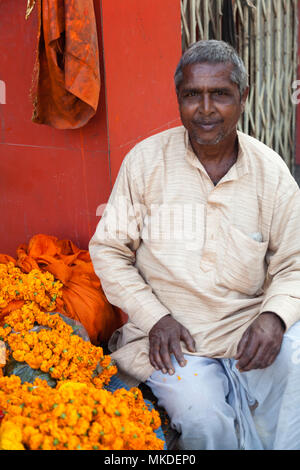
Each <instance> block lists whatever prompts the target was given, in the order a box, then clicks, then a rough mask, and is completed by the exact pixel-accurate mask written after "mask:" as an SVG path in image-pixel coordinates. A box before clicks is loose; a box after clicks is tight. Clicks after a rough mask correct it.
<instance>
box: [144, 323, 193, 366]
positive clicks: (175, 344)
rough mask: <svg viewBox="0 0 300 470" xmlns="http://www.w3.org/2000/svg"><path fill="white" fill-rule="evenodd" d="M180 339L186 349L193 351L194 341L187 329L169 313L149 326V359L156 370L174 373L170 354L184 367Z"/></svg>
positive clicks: (184, 362)
mask: <svg viewBox="0 0 300 470" xmlns="http://www.w3.org/2000/svg"><path fill="white" fill-rule="evenodd" d="M180 340H182V341H184V342H185V344H186V346H187V349H188V350H189V351H191V352H195V341H194V340H193V338H192V336H191V334H190V333H189V331H188V330H187V329H186V328H185V327H184V326H183V325H181V323H179V322H178V321H176V320H175V319H174V318H172V316H171V315H166V316H164V317H163V318H161V319H160V320H159V321H158V322H157V323H155V325H154V326H153V327H152V328H151V330H150V332H149V343H150V352H149V359H150V362H151V364H152V366H153V367H155V369H156V370H161V371H162V372H163V373H164V374H166V373H167V372H168V373H169V374H170V375H173V374H174V372H175V371H174V367H173V364H172V360H171V356H170V355H171V354H172V353H173V354H174V356H175V357H176V360H177V362H178V364H179V365H180V366H181V367H184V366H185V364H186V361H185V359H184V356H183V353H182V350H181V346H180Z"/></svg>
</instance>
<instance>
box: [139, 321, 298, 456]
mask: <svg viewBox="0 0 300 470" xmlns="http://www.w3.org/2000/svg"><path fill="white" fill-rule="evenodd" d="M185 358H186V359H187V361H188V362H187V365H186V366H185V367H180V366H179V365H178V363H177V361H176V359H175V358H174V356H172V361H173V365H174V368H175V374H174V375H173V376H170V375H167V374H163V373H162V372H161V371H155V372H154V373H153V374H152V375H151V377H150V378H149V379H148V380H147V382H146V384H147V385H148V386H149V387H150V388H151V389H152V392H153V393H154V395H155V396H156V397H157V399H158V405H159V406H162V407H164V408H165V410H166V411H167V413H168V415H169V418H170V420H171V425H172V427H173V428H174V429H176V430H177V431H178V432H179V433H180V438H179V445H180V448H181V449H185V450H204V449H207V450H224V449H228V450H232V449H237V450H238V449H245V450H263V449H265V450H272V449H274V450H299V449H300V322H297V323H295V324H294V325H293V326H292V327H291V328H289V330H288V331H287V333H285V335H284V337H283V342H282V346H281V350H280V353H279V354H278V356H277V358H276V360H275V361H274V363H273V364H272V365H271V366H269V367H267V368H265V369H255V370H251V371H248V372H239V371H238V369H237V368H236V367H235V364H236V362H237V361H236V360H235V359H211V358H207V357H197V356H191V355H186V356H185Z"/></svg>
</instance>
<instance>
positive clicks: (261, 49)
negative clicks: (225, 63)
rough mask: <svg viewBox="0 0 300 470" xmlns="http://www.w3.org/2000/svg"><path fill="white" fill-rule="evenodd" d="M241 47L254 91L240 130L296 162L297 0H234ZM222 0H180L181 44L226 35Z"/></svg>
mask: <svg viewBox="0 0 300 470" xmlns="http://www.w3.org/2000/svg"><path fill="white" fill-rule="evenodd" d="M233 3H234V7H233V12H234V21H235V26H236V39H237V50H238V52H239V54H240V56H241V57H242V58H243V60H244V62H245V65H246V68H247V70H248V73H249V84H250V94H249V99H248V103H247V106H246V110H245V113H244V115H243V117H242V118H241V121H240V123H239V128H240V130H242V131H244V132H246V133H247V134H250V135H252V136H254V137H256V138H258V139H259V140H261V141H262V142H264V143H265V144H266V145H268V146H270V147H271V148H273V149H274V150H275V151H276V152H278V153H279V154H280V155H281V156H282V157H283V159H284V160H285V162H286V163H287V165H288V166H289V168H290V169H291V171H292V172H293V170H294V167H293V163H294V160H295V159H294V155H295V134H296V106H295V104H293V102H292V94H293V91H294V90H293V88H292V83H293V82H294V80H296V78H297V57H298V54H297V52H298V51H297V46H298V35H297V33H298V24H297V21H298V1H297V0H234V2H233ZM222 6H223V0H181V13H182V47H183V50H185V49H186V48H187V47H188V46H189V45H191V44H192V43H194V42H195V41H198V40H199V39H222Z"/></svg>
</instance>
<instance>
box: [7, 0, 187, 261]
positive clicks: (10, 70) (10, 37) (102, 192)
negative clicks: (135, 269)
mask: <svg viewBox="0 0 300 470" xmlns="http://www.w3.org/2000/svg"><path fill="white" fill-rule="evenodd" d="M23 3H24V5H23V6H21V5H20V2H19V1H18V0H2V1H0V6H1V11H0V80H2V81H4V82H5V84H6V104H0V194H1V197H0V213H1V224H0V252H2V253H8V254H11V255H14V254H15V249H16V247H17V246H18V245H19V244H20V243H24V242H27V241H28V240H29V239H30V238H31V237H32V236H33V235H34V234H36V233H46V234H49V235H55V236H57V237H59V238H70V239H72V240H73V241H74V242H75V243H76V244H77V245H78V246H80V247H82V248H87V245H88V241H89V239H90V237H91V235H92V234H93V232H94V230H95V227H96V224H97V222H98V220H99V219H98V218H97V216H96V209H97V206H98V205H99V204H101V203H103V202H106V201H107V198H108V196H109V193H110V191H111V187H112V183H113V181H114V179H115V177H116V174H117V171H118V169H119V166H120V163H121V161H122V159H123V158H124V156H125V154H126V152H127V151H128V150H129V149H130V148H131V147H132V146H133V145H134V144H135V143H136V142H137V141H139V140H141V139H142V138H144V137H147V136H148V135H151V134H152V133H154V132H158V131H160V130H163V129H165V128H168V127H173V126H175V125H177V124H179V119H178V113H177V104H176V99H175V94H174V92H173V83H172V76H173V72H174V68H175V65H176V63H177V61H178V59H179V57H180V52H181V35H180V0H164V1H163V2H161V1H160V0H143V1H142V2H141V1H140V0H114V1H111V0H95V9H96V17H97V23H98V32H99V34H98V38H99V43H100V44H99V46H100V51H101V53H100V59H101V73H102V91H101V97H100V104H99V108H98V112H97V114H96V116H95V117H94V118H93V119H92V120H91V121H90V123H89V124H88V125H87V126H85V127H84V128H82V129H81V130H72V131H61V130H55V129H52V128H50V127H47V126H43V125H37V124H33V123H32V122H31V113H32V105H31V102H30V99H29V91H30V87H31V80H32V70H33V64H34V56H35V48H36V34H37V18H36V12H34V13H33V14H32V16H31V17H30V19H29V20H28V21H27V22H26V21H25V19H24V16H25V3H26V2H23ZM101 11H102V18H101ZM101 24H103V44H104V51H103V47H102V34H101ZM103 52H104V55H103ZM103 57H104V60H103Z"/></svg>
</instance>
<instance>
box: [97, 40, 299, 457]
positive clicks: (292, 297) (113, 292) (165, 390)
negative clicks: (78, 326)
mask: <svg viewBox="0 0 300 470" xmlns="http://www.w3.org/2000/svg"><path fill="white" fill-rule="evenodd" d="M175 85H176V92H177V97H178V104H179V110H180V116H181V120H182V124H183V126H180V127H177V128H174V129H170V130H167V131H164V132H161V133H159V134H157V135H154V136H152V137H150V138H148V139H146V140H144V141H142V142H140V143H139V144H138V145H136V146H135V147H134V148H133V149H132V150H131V151H130V152H129V154H128V155H127V156H126V158H125V160H124V162H123V164H122V167H121V169H120V172H119V175H118V179H117V181H116V183H115V186H114V189H113V191H112V194H111V197H110V200H109V203H108V205H107V207H106V210H105V213H104V215H103V217H102V220H101V221H100V223H99V225H98V227H97V230H96V233H95V235H94V236H93V238H92V240H91V242H90V253H91V257H92V260H93V264H94V268H95V271H96V273H97V275H98V276H99V278H100V279H101V282H102V285H103V289H104V291H105V293H106V295H107V297H108V299H109V300H110V301H111V303H113V304H115V305H117V306H119V307H120V308H121V309H123V310H124V311H125V312H126V313H127V314H128V317H129V321H128V323H127V324H125V325H124V326H123V327H122V328H121V329H120V330H118V331H117V332H115V334H114V335H113V337H112V338H111V341H110V347H111V350H112V351H113V354H112V356H113V357H114V358H115V360H116V361H117V365H118V367H119V370H120V373H121V374H126V377H127V379H128V378H130V379H131V380H128V383H131V384H134V383H138V382H146V383H147V385H148V386H149V387H150V388H151V389H152V391H153V393H154V394H155V395H156V396H157V398H158V403H159V405H161V406H163V407H164V408H165V409H166V411H167V413H168V415H169V417H170V419H171V423H172V426H173V427H174V428H175V429H176V430H177V431H178V432H179V433H180V440H179V442H180V447H181V448H182V449H190V450H192V449H299V448H300V412H299V410H300V364H299V363H300V360H299V358H300V353H299V350H300V322H299V320H300V191H299V188H298V186H297V184H296V182H295V180H294V179H293V177H292V176H291V174H290V172H289V170H288V168H287V167H286V165H285V163H284V162H283V160H282V159H281V158H280V156H279V155H277V154H276V153H275V152H274V151H272V150H271V149H270V148H268V147H266V146H265V145H264V144H262V143H261V142H259V141H257V140H256V139H254V138H252V137H249V136H247V135H245V134H243V133H242V132H239V131H237V123H238V120H239V118H240V115H241V113H242V112H243V110H244V106H245V102H246V99H247V95H248V84H247V73H246V70H245V67H244V65H243V62H242V61H241V59H240V58H239V57H238V56H237V54H236V52H235V51H234V50H233V49H232V48H231V47H230V46H229V45H228V44H225V43H224V42H221V41H200V42H198V43H195V44H194V45H193V46H191V47H190V48H189V49H188V50H187V51H186V52H185V53H184V55H183V56H182V58H181V60H180V62H179V64H178V67H177V69H176V73H175Z"/></svg>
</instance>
